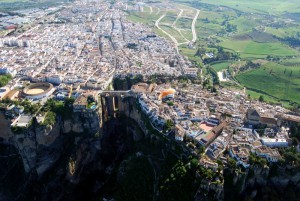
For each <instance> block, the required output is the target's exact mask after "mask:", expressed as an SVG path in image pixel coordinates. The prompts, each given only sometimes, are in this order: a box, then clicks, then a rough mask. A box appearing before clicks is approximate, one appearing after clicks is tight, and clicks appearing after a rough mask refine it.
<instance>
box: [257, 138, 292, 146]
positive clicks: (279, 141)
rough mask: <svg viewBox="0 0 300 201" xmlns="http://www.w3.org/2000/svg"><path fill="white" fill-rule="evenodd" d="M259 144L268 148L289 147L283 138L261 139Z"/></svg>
mask: <svg viewBox="0 0 300 201" xmlns="http://www.w3.org/2000/svg"><path fill="white" fill-rule="evenodd" d="M261 142H262V144H263V145H265V146H268V147H287V146H288V145H289V144H288V141H287V140H286V139H284V138H261Z"/></svg>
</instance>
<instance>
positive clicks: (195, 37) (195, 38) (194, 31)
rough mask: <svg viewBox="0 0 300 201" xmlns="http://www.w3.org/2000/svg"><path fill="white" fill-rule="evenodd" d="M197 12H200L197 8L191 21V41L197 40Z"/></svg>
mask: <svg viewBox="0 0 300 201" xmlns="http://www.w3.org/2000/svg"><path fill="white" fill-rule="evenodd" d="M199 13H200V11H199V10H197V13H196V15H195V17H194V19H193V22H192V32H193V40H192V42H195V41H196V40H197V33H196V29H195V25H196V21H197V19H198V16H199Z"/></svg>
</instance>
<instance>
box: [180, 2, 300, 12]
mask: <svg viewBox="0 0 300 201" xmlns="http://www.w3.org/2000/svg"><path fill="white" fill-rule="evenodd" d="M177 2H182V3H186V4H189V5H191V4H193V3H194V2H191V1H188V0H177ZM201 3H207V4H213V5H217V6H220V5H221V6H228V7H230V8H233V9H238V10H241V11H243V12H254V13H270V14H282V13H284V12H286V11H289V12H299V10H300V7H299V1H298V0H287V1H282V0H265V1H261V0H251V1H250V0H223V1H220V0H202V1H201Z"/></svg>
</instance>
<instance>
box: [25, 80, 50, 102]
mask: <svg viewBox="0 0 300 201" xmlns="http://www.w3.org/2000/svg"><path fill="white" fill-rule="evenodd" d="M53 91H54V88H53V85H52V84H50V83H47V82H43V83H34V84H30V85H29V86H27V87H25V88H24V89H23V93H22V94H23V96H24V97H25V98H28V99H41V98H44V97H47V96H49V95H50V94H52V93H53Z"/></svg>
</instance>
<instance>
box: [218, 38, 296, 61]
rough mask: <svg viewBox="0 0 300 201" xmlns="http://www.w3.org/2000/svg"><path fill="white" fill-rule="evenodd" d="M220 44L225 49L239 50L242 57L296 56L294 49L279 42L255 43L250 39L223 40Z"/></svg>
mask: <svg viewBox="0 0 300 201" xmlns="http://www.w3.org/2000/svg"><path fill="white" fill-rule="evenodd" d="M220 45H221V46H222V47H224V48H226V49H230V50H234V51H235V52H239V53H240V55H241V57H243V58H248V57H250V58H265V57H266V56H268V55H271V56H281V57H283V56H296V55H297V52H296V50H294V49H292V48H290V47H288V46H286V45H283V44H281V43H279V42H272V43H257V42H254V41H251V40H244V41H241V40H240V41H238V40H232V39H229V40H225V41H223V42H221V43H220Z"/></svg>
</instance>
